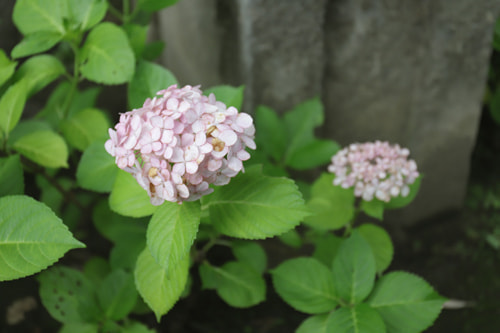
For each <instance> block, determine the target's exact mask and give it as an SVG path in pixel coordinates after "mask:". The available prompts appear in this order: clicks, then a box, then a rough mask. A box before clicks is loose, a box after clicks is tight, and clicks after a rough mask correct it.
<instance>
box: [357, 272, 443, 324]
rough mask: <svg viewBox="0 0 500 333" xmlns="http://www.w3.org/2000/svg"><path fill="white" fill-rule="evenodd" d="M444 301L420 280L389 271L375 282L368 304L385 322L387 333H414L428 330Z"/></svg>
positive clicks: (405, 273) (412, 276)
mask: <svg viewBox="0 0 500 333" xmlns="http://www.w3.org/2000/svg"><path fill="white" fill-rule="evenodd" d="M444 302H445V299H444V298H443V297H441V296H439V295H438V294H437V293H436V292H435V291H434V289H432V287H431V286H430V285H429V284H428V283H427V282H425V281H424V280H423V279H422V278H420V277H418V276H416V275H413V274H410V273H407V272H391V273H389V274H387V275H384V276H382V278H380V280H378V281H377V284H376V285H375V289H374V290H373V292H372V294H371V295H370V297H369V298H368V300H367V303H368V304H369V305H370V306H371V307H372V308H374V309H376V310H377V311H378V313H379V314H380V315H381V316H382V318H383V319H384V322H385V325H386V327H387V332H405V333H414V332H415V333H417V332H422V331H424V330H425V329H426V328H428V327H429V326H430V325H432V323H433V322H434V320H436V318H437V317H438V315H439V313H440V312H441V309H442V306H443V303H444Z"/></svg>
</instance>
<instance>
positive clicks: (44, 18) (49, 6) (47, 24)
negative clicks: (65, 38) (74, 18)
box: [12, 0, 67, 35]
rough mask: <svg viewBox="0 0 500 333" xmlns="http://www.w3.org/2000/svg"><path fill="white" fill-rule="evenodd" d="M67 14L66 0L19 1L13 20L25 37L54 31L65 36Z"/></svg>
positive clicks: (15, 7)
mask: <svg viewBox="0 0 500 333" xmlns="http://www.w3.org/2000/svg"><path fill="white" fill-rule="evenodd" d="M66 13H67V6H66V1H65V0H18V1H16V4H15V6H14V12H13V14H12V20H13V21H14V24H15V25H16V27H17V28H18V29H19V31H21V32H22V33H23V35H28V34H30V33H34V32H37V31H53V32H58V33H60V34H61V35H63V34H64V33H65V28H64V23H63V19H64V16H65V14H66Z"/></svg>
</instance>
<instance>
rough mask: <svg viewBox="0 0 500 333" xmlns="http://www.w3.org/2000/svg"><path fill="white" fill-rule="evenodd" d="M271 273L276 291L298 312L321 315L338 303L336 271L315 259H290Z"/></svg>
mask: <svg viewBox="0 0 500 333" xmlns="http://www.w3.org/2000/svg"><path fill="white" fill-rule="evenodd" d="M271 273H272V277H273V285H274V289H275V290H276V292H277V293H278V294H279V295H280V296H281V297H282V298H283V299H284V300H285V302H287V303H288V304H289V305H290V306H292V307H293V308H294V309H296V310H298V311H302V312H305V313H310V314H321V313H325V312H329V311H331V310H333V309H334V308H335V306H336V305H337V296H336V292H335V286H334V283H333V278H332V273H331V271H330V270H329V269H328V267H326V266H325V265H323V264H322V263H320V262H319V261H318V260H316V259H314V258H296V259H290V260H287V261H285V262H283V263H282V264H281V265H279V266H278V267H277V268H275V269H273V270H272V271H271Z"/></svg>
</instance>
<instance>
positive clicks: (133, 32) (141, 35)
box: [123, 23, 163, 93]
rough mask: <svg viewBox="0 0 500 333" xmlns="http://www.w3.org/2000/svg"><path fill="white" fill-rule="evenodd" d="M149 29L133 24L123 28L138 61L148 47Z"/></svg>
mask: <svg viewBox="0 0 500 333" xmlns="http://www.w3.org/2000/svg"><path fill="white" fill-rule="evenodd" d="M148 28H149V27H148V26H142V25H139V24H133V23H129V24H125V25H124V26H123V29H124V30H125V32H126V33H127V36H128V41H129V43H130V46H131V47H132V50H133V51H134V54H135V57H136V59H140V58H141V57H142V54H143V52H144V49H145V47H146V40H147V36H148ZM162 68H163V67H162ZM137 70H138V69H136V71H137ZM159 90H161V89H159ZM155 93H156V92H155Z"/></svg>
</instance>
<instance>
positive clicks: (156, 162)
mask: <svg viewBox="0 0 500 333" xmlns="http://www.w3.org/2000/svg"><path fill="white" fill-rule="evenodd" d="M254 135H255V127H254V125H253V120H252V117H250V116H249V115H248V114H246V113H238V110H237V109H236V108H234V107H229V108H227V107H226V105H225V104H224V103H222V102H218V101H216V100H215V96H214V95H213V94H210V96H208V97H207V96H203V95H202V91H201V90H200V89H199V87H191V86H185V87H183V88H181V89H179V88H177V85H172V86H170V87H168V88H167V89H165V90H162V91H159V92H158V93H157V96H156V97H154V98H153V99H149V98H148V99H147V100H146V102H145V103H144V105H143V106H142V108H140V109H134V110H132V111H129V112H126V113H124V114H122V115H121V116H120V122H119V123H118V124H117V125H116V126H115V130H113V129H109V136H110V137H111V139H110V140H108V141H107V142H106V144H105V147H106V150H107V152H108V153H109V154H111V155H112V156H115V157H116V164H117V165H118V167H120V168H121V169H123V170H125V171H127V172H130V173H131V174H132V175H133V176H134V177H135V178H136V179H137V181H138V183H139V184H140V185H141V186H142V187H143V188H144V189H145V190H146V191H147V192H148V194H149V196H150V197H151V203H152V204H153V205H161V204H162V203H163V202H164V201H165V200H167V201H172V202H182V201H192V200H196V199H198V198H200V197H201V196H203V195H205V194H209V193H211V192H212V191H213V190H212V189H211V188H209V184H215V185H224V184H227V183H229V180H230V178H231V177H234V176H236V175H237V174H238V173H239V172H240V171H242V170H243V163H242V162H243V161H245V160H247V159H249V158H250V154H249V153H248V152H247V151H246V150H245V148H246V147H248V148H250V149H255V148H256V146H255V142H254Z"/></svg>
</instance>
